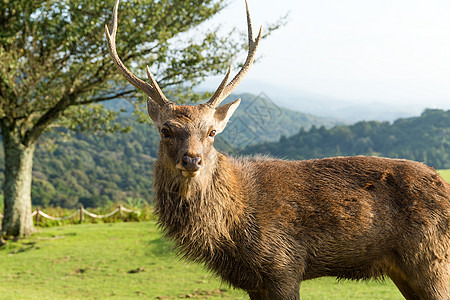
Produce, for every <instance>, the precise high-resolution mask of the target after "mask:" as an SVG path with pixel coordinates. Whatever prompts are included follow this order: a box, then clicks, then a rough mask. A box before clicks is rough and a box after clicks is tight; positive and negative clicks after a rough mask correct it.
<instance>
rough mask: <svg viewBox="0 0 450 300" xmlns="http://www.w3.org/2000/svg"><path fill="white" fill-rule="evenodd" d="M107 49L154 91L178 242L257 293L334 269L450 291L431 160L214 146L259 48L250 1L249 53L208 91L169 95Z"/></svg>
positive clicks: (273, 294) (164, 201)
mask: <svg viewBox="0 0 450 300" xmlns="http://www.w3.org/2000/svg"><path fill="white" fill-rule="evenodd" d="M118 6H119V0H116V3H115V6H114V10H113V16H112V24H111V28H112V31H111V33H110V32H109V29H108V26H105V31H106V37H107V42H108V48H109V53H110V56H111V58H112V61H113V62H114V64H115V66H116V67H117V69H118V71H119V72H120V73H121V74H122V76H123V77H124V78H125V79H126V80H127V81H128V82H130V83H131V84H132V85H134V86H135V87H136V88H137V89H139V90H141V91H143V92H144V93H145V94H146V95H147V96H148V98H147V110H148V115H149V117H150V118H151V120H152V121H153V123H154V125H155V126H156V128H157V130H158V131H159V133H160V137H161V140H160V144H159V152H158V158H157V161H156V162H155V165H154V187H153V188H154V194H155V199H154V209H155V213H156V215H157V217H158V224H159V226H160V228H161V230H162V231H163V233H164V235H165V236H167V237H169V238H171V239H173V240H174V242H175V246H176V248H177V249H178V251H179V254H180V255H181V256H182V257H183V258H186V259H188V260H191V261H193V262H197V263H202V264H204V265H205V266H206V268H207V269H208V270H210V271H212V272H213V273H215V274H217V275H219V277H220V278H221V279H222V280H223V282H225V283H228V284H229V285H231V286H233V287H235V288H238V289H242V290H244V291H246V292H247V293H248V295H249V297H250V299H261V300H262V299H270V300H277V299H280V300H293V299H294V300H295V299H300V283H301V282H302V281H304V280H309V279H313V278H318V277H323V276H332V277H336V278H338V279H349V280H369V279H383V278H385V277H389V278H391V279H392V281H393V282H394V283H395V285H396V286H397V287H398V289H399V290H400V292H401V293H402V295H403V296H404V297H405V298H406V299H408V300H413V299H414V300H415V299H419V300H431V299H433V300H445V299H447V300H448V299H450V298H449V260H450V259H449V253H450V250H449V249H450V184H449V183H447V182H446V181H445V180H444V179H443V178H442V177H440V176H439V175H438V174H437V173H436V172H435V171H434V169H433V168H431V167H428V166H426V165H425V164H423V163H419V162H414V161H410V160H404V159H390V158H381V157H371V156H355V157H332V158H323V159H311V160H304V161H288V160H282V159H277V158H271V157H267V156H251V157H232V156H228V155H226V154H224V153H221V152H219V151H218V150H216V149H215V148H214V139H215V136H216V135H217V134H220V133H221V132H222V131H223V130H224V129H225V126H226V125H227V123H228V121H229V120H230V118H231V116H232V115H233V113H234V112H235V111H236V109H237V108H238V106H239V103H240V99H238V100H235V101H234V102H230V103H227V104H223V105H220V104H221V102H222V101H223V100H224V99H225V98H226V97H228V96H229V95H230V94H231V92H232V91H233V90H234V89H235V88H236V87H237V85H238V84H239V83H240V82H241V81H242V79H243V78H244V76H245V75H246V73H247V72H248V70H249V68H250V66H251V65H252V63H253V60H254V58H255V53H256V49H257V47H258V45H259V42H260V40H261V29H260V30H259V34H258V36H257V37H256V38H254V37H253V29H252V24H251V18H250V13H249V9H248V5H247V3H246V10H247V26H248V43H249V47H248V54H247V58H246V61H245V63H244V65H243V67H242V68H241V69H240V70H239V72H238V73H237V74H236V75H235V77H234V78H233V79H232V80H231V81H229V77H230V73H231V67H230V68H229V69H228V72H227V73H226V76H225V78H224V79H223V80H222V82H221V83H220V85H219V87H218V88H217V90H216V91H215V93H214V94H213V95H212V97H211V98H210V99H209V100H208V101H207V102H206V103H202V104H198V105H192V106H190V105H177V104H176V103H174V102H172V101H170V100H168V99H167V98H166V97H165V96H164V94H163V92H162V91H161V89H160V88H159V86H158V84H157V82H156V80H155V79H154V77H153V75H152V74H151V72H150V69H149V67H148V66H147V76H148V80H149V82H146V81H144V80H142V79H139V78H138V77H136V76H135V75H134V74H133V73H131V72H130V71H129V69H128V68H127V67H126V66H125V65H124V64H123V63H122V61H121V60H120V58H119V56H118V54H117V51H116V47H115V39H116V33H117V26H118V25H117V24H118Z"/></svg>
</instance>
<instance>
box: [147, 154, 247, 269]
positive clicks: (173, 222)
mask: <svg viewBox="0 0 450 300" xmlns="http://www.w3.org/2000/svg"><path fill="white" fill-rule="evenodd" d="M214 154H215V156H216V157H215V159H213V160H212V163H210V165H209V166H205V168H204V169H203V170H202V173H201V174H200V175H199V176H197V177H194V178H185V177H183V176H182V175H181V173H180V172H179V171H178V170H176V169H174V168H172V167H170V166H169V165H167V164H166V163H165V162H167V161H168V160H165V159H164V157H163V155H164V154H163V153H161V151H160V153H159V159H158V161H157V162H156V163H155V192H156V204H155V213H156V214H157V215H158V217H159V224H160V226H161V227H162V229H163V231H164V232H165V234H166V235H168V236H169V237H171V238H173V239H174V240H175V241H176V243H177V246H178V248H179V251H180V253H181V254H183V256H185V257H187V258H189V259H191V260H194V261H205V262H208V261H210V260H211V259H213V256H214V253H215V250H217V249H218V248H224V247H226V248H233V247H234V241H233V240H234V238H233V236H235V234H236V232H237V231H236V228H238V227H239V226H240V224H242V222H243V219H244V217H243V214H244V209H243V204H242V203H241V202H240V201H239V200H238V199H244V197H243V195H242V194H243V191H242V189H243V188H242V182H239V181H241V180H240V179H239V178H238V175H237V174H238V171H237V169H236V168H235V167H234V166H233V164H232V162H231V161H230V160H231V159H230V158H228V157H226V156H225V155H222V154H220V153H218V152H215V153H214ZM241 201H242V200H241Z"/></svg>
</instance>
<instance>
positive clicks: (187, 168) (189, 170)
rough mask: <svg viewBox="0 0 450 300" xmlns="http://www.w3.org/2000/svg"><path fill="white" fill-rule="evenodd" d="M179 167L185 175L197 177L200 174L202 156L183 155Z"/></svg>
mask: <svg viewBox="0 0 450 300" xmlns="http://www.w3.org/2000/svg"><path fill="white" fill-rule="evenodd" d="M177 168H178V169H179V170H181V173H182V174H183V176H184V177H195V176H197V175H198V174H200V169H201V168H202V158H201V157H200V155H183V157H182V158H181V161H180V163H178V164H177Z"/></svg>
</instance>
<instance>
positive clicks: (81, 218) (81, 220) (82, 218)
mask: <svg viewBox="0 0 450 300" xmlns="http://www.w3.org/2000/svg"><path fill="white" fill-rule="evenodd" d="M83 210H84V207H83V204H81V205H80V224H81V223H83V221H84V212H83Z"/></svg>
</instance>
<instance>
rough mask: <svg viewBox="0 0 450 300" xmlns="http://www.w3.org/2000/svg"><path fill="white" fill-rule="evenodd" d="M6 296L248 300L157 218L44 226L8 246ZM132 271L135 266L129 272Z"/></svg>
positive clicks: (0, 262)
mask: <svg viewBox="0 0 450 300" xmlns="http://www.w3.org/2000/svg"><path fill="white" fill-rule="evenodd" d="M0 266H1V267H0V278H2V284H1V285H0V299H80V298H85V299H110V298H112V299H114V298H115V299H132V298H146V299H156V298H157V297H160V299H176V298H179V297H183V298H184V297H185V296H186V295H187V294H191V295H192V296H193V298H194V299H205V298H213V299H217V298H222V299H247V297H246V296H245V294H244V293H242V292H240V291H236V290H233V289H231V288H229V287H227V286H226V285H224V284H221V283H220V281H219V280H218V279H216V278H214V276H212V275H210V274H208V273H207V272H206V271H205V270H204V269H203V268H202V267H201V266H199V265H196V264H192V263H188V262H185V261H180V260H179V259H178V258H177V257H176V256H175V255H174V253H173V251H172V250H171V243H170V242H168V241H167V240H165V239H163V238H162V237H161V235H160V232H159V230H158V229H157V228H156V226H155V224H154V222H141V223H115V224H83V225H72V226H62V227H52V228H43V229H40V230H39V232H38V233H37V234H35V235H34V236H33V237H31V238H30V239H26V240H21V241H19V242H12V243H9V244H7V245H6V246H3V247H1V248H0ZM130 271H131V272H132V273H129V272H130ZM301 294H302V297H303V298H302V299H306V300H308V299H361V300H362V299H384V300H387V299H402V297H401V296H400V293H399V292H398V291H397V290H396V288H395V287H394V285H393V284H392V283H391V282H390V281H388V280H387V281H386V283H375V282H368V283H367V282H348V281H346V282H337V281H336V280H335V279H333V278H321V279H317V280H311V281H306V282H304V283H303V284H302V291H301Z"/></svg>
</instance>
